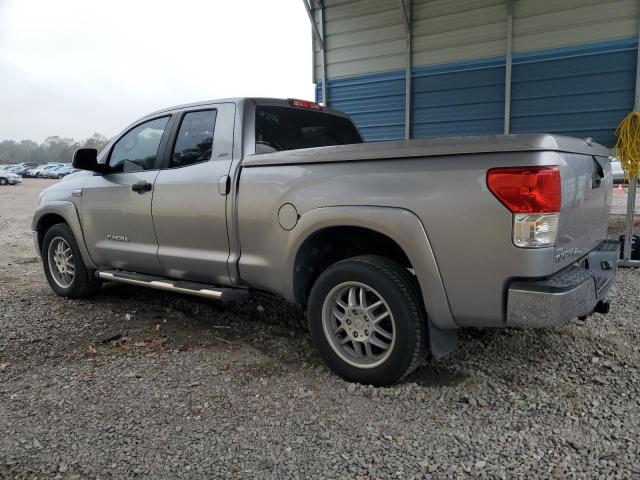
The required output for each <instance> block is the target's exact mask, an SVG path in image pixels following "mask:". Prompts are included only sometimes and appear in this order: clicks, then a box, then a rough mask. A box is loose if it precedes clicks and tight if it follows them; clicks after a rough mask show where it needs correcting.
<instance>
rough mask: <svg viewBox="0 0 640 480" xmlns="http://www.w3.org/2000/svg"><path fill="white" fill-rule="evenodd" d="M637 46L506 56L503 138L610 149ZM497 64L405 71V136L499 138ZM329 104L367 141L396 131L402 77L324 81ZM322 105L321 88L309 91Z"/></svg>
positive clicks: (627, 101)
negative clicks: (590, 143)
mask: <svg viewBox="0 0 640 480" xmlns="http://www.w3.org/2000/svg"><path fill="white" fill-rule="evenodd" d="M636 55H637V40H636V39H628V40H616V41H611V42H605V43H599V44H593V45H586V46H577V47H565V48H559V49H553V50H545V51H539V52H532V53H523V54H516V55H514V56H513V70H512V94H511V132H512V133H523V132H551V133H561V134H564V135H572V136H578V137H587V136H590V137H593V138H594V139H595V140H596V141H598V142H600V143H603V144H605V145H608V146H611V145H613V143H614V142H615V139H614V132H615V127H616V125H617V124H618V122H619V121H620V120H621V119H622V118H623V117H624V116H625V115H626V113H628V112H629V111H631V110H632V109H633V102H634V90H635V69H636ZM504 72H505V60H504V58H494V59H487V60H474V61H469V62H462V63H457V64H450V65H442V66H435V67H423V68H416V69H414V70H413V71H412V78H413V92H412V105H413V107H412V134H411V136H412V138H427V137H434V136H450V135H470V134H493V133H502V128H503V111H504ZM327 87H328V96H329V100H330V104H331V106H332V107H335V108H337V109H339V110H343V111H345V112H347V113H349V114H350V115H351V116H352V117H353V119H354V120H355V122H356V124H357V125H358V128H360V131H361V132H362V134H363V135H364V137H365V139H366V140H368V141H372V140H390V139H399V138H402V137H403V133H404V91H405V88H404V87H405V85H404V71H398V72H392V73H386V74H376V75H365V76H359V77H352V78H343V79H336V80H330V81H329V82H328V84H327ZM316 97H317V99H318V101H322V98H321V97H322V94H321V89H320V88H319V86H318V88H317V89H316Z"/></svg>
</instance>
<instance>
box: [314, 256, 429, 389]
mask: <svg viewBox="0 0 640 480" xmlns="http://www.w3.org/2000/svg"><path fill="white" fill-rule="evenodd" d="M352 288H355V289H356V290H355V293H353V292H352ZM361 289H362V290H364V301H362V296H361V292H362V290H361ZM352 293H353V297H352ZM376 297H377V298H376ZM354 298H355V301H352V300H353V299H354ZM380 302H381V303H380ZM363 304H364V305H365V306H366V308H362V305H363ZM350 305H355V308H353V309H352V308H351V307H350ZM375 305H378V306H377V307H376V306H375ZM372 306H373V307H372ZM345 307H346V308H345ZM372 308H373V309H372ZM307 309H308V311H307V318H308V322H309V331H310V333H311V339H312V341H313V343H314V345H315V347H316V348H317V350H318V352H319V353H320V356H321V357H322V358H323V360H324V361H325V362H326V363H327V364H328V365H329V367H330V368H331V369H332V370H333V371H334V372H336V373H337V374H338V375H340V376H341V377H342V378H344V379H345V380H348V381H350V382H358V383H365V384H371V385H374V386H384V385H390V384H393V383H396V382H398V381H399V380H401V379H403V378H404V377H406V376H407V375H409V374H410V373H411V372H413V371H414V370H415V369H416V368H417V367H418V366H419V364H420V362H421V361H422V359H423V358H424V357H425V354H426V345H427V341H426V340H427V328H426V325H427V324H426V314H425V312H424V308H423V306H422V301H421V296H420V293H419V289H418V284H417V282H416V280H415V279H414V277H413V275H411V274H410V273H409V272H408V271H407V270H406V269H405V268H403V267H401V266H400V265H398V264H397V263H395V262H393V261H391V260H389V259H387V258H384V257H380V256H375V255H366V256H359V257H353V258H350V259H347V260H342V261H340V262H337V263H335V264H333V265H332V266H330V267H329V268H327V269H326V270H325V271H324V272H322V274H320V276H319V277H318V279H317V280H316V282H315V283H314V285H313V287H312V289H311V293H310V295H309V303H308V306H307ZM385 312H388V313H385ZM380 319H382V320H380ZM372 325H375V326H374V327H372ZM380 330H382V331H384V335H383V334H382V332H380V333H378V332H379V331H380ZM381 341H382V343H381ZM367 343H369V347H367V345H366V344H367ZM381 347H387V348H386V349H385V348H381ZM356 349H357V350H356ZM358 352H359V353H358Z"/></svg>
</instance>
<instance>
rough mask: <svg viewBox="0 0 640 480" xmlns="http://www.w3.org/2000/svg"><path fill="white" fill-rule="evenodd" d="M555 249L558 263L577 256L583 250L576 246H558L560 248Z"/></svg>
mask: <svg viewBox="0 0 640 480" xmlns="http://www.w3.org/2000/svg"><path fill="white" fill-rule="evenodd" d="M553 251H554V253H555V260H556V263H559V262H562V261H563V260H566V259H567V258H571V257H577V256H578V255H580V254H581V253H582V250H580V249H579V248H576V247H571V248H565V247H558V248H554V249H553Z"/></svg>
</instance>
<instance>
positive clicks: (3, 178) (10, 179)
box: [0, 170, 22, 186]
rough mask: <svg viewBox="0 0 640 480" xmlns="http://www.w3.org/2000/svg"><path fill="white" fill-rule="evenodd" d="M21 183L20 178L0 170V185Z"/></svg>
mask: <svg viewBox="0 0 640 480" xmlns="http://www.w3.org/2000/svg"><path fill="white" fill-rule="evenodd" d="M18 183H22V177H21V176H20V175H18V174H16V173H12V172H9V171H7V170H0V185H3V186H4V185H16V184H18Z"/></svg>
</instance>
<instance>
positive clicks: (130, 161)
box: [82, 115, 171, 275]
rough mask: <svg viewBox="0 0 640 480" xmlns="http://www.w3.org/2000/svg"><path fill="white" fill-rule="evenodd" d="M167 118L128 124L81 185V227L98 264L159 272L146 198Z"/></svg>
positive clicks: (165, 136) (150, 195)
mask: <svg viewBox="0 0 640 480" xmlns="http://www.w3.org/2000/svg"><path fill="white" fill-rule="evenodd" d="M170 120H171V117H170V116H168V115H167V116H162V117H158V118H154V119H151V120H146V121H144V122H141V123H139V124H137V125H135V126H134V127H132V128H131V129H129V131H127V132H126V133H125V134H124V135H122V136H121V137H120V139H118V140H117V141H116V142H115V143H114V144H113V146H112V147H111V149H110V151H109V152H108V157H107V172H106V173H105V174H104V175H97V174H94V175H92V176H90V177H89V178H88V179H87V182H86V184H85V186H84V187H83V188H82V224H83V229H82V230H83V233H84V236H85V242H86V244H87V248H88V250H89V254H90V255H91V258H92V259H93V261H94V262H95V263H96V264H97V265H98V266H100V267H112V268H120V269H123V270H129V271H134V272H140V273H147V274H156V275H159V274H161V273H162V268H161V266H160V262H159V261H158V256H157V250H158V241H157V238H156V234H155V230H154V228H153V219H152V217H151V203H152V198H153V184H154V182H155V180H156V177H157V176H158V167H159V162H160V159H161V158H162V157H163V156H164V152H165V148H166V144H167V140H168V138H169V132H170V128H171V121H170Z"/></svg>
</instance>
